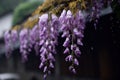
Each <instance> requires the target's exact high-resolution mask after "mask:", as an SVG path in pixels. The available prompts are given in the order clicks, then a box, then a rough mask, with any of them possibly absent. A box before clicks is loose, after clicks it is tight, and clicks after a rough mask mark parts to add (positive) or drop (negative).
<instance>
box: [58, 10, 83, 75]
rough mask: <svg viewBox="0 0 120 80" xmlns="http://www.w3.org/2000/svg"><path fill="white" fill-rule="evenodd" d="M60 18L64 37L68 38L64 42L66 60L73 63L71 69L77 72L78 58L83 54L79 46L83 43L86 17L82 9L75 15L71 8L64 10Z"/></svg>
mask: <svg viewBox="0 0 120 80" xmlns="http://www.w3.org/2000/svg"><path fill="white" fill-rule="evenodd" d="M59 20H60V23H61V28H60V29H61V31H62V38H66V39H65V41H64V43H63V46H64V47H65V50H64V54H66V55H67V57H66V58H65V61H67V62H70V63H71V65H70V66H69V70H70V71H72V72H73V73H76V70H75V66H78V65H79V62H78V59H77V58H78V57H79V56H80V55H81V51H80V48H79V46H82V45H83V43H82V38H83V37H84V35H83V32H84V28H85V18H84V16H83V14H82V12H81V11H78V12H77V13H76V15H75V16H74V15H73V14H72V12H71V11H70V10H68V11H66V10H63V12H62V13H61V16H60V17H59Z"/></svg>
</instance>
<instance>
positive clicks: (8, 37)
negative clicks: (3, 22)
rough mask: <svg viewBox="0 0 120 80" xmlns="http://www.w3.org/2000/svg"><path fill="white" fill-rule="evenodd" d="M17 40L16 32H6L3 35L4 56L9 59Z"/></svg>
mask: <svg viewBox="0 0 120 80" xmlns="http://www.w3.org/2000/svg"><path fill="white" fill-rule="evenodd" d="M17 40H18V33H17V31H16V30H9V31H6V32H5V34H4V41H5V48H6V56H7V57H9V56H10V55H11V53H12V51H13V49H14V47H15V46H14V45H15V43H16V42H17Z"/></svg>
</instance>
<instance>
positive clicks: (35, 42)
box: [30, 25, 40, 55]
mask: <svg viewBox="0 0 120 80" xmlns="http://www.w3.org/2000/svg"><path fill="white" fill-rule="evenodd" d="M39 30H40V27H39V26H38V25H35V26H34V27H33V28H32V30H31V31H30V43H31V45H32V47H34V50H35V52H36V55H38V54H39V41H40V39H39V34H40V31H39Z"/></svg>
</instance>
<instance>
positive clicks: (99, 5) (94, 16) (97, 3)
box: [89, 0, 113, 28]
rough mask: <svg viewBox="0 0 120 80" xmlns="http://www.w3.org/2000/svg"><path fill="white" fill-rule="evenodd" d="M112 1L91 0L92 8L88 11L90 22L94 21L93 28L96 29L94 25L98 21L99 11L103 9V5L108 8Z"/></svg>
mask: <svg viewBox="0 0 120 80" xmlns="http://www.w3.org/2000/svg"><path fill="white" fill-rule="evenodd" d="M112 1H113V0H106V1H104V0H92V8H91V10H90V12H91V13H90V14H89V17H90V21H91V20H93V21H94V27H95V28H96V25H97V23H98V19H99V18H100V14H101V11H102V9H103V7H104V5H105V4H107V5H108V6H110V4H111V3H112Z"/></svg>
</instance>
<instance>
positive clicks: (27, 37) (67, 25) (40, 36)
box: [4, 0, 119, 78]
mask: <svg viewBox="0 0 120 80" xmlns="http://www.w3.org/2000/svg"><path fill="white" fill-rule="evenodd" d="M50 1H52V0H50ZM90 1H91V2H90ZM90 1H89V0H86V1H84V0H71V1H70V0H66V1H64V0H58V3H59V4H58V3H57V2H56V1H54V0H53V1H52V3H53V2H54V3H53V5H50V6H52V8H50V9H49V11H46V12H44V11H45V10H44V9H45V8H43V9H41V7H40V9H41V10H40V12H41V15H39V19H38V21H36V19H35V20H34V19H33V20H34V21H36V23H34V25H33V24H30V26H32V27H33V28H31V27H29V28H28V27H27V28H26V27H24V28H23V29H22V30H20V32H17V30H10V31H6V32H5V34H4V39H5V44H6V55H7V56H10V53H12V51H13V48H14V46H13V44H15V42H16V41H17V40H18V42H19V43H20V52H21V55H22V60H23V61H26V60H27V55H28V54H29V52H31V50H32V49H33V48H34V50H35V52H36V53H35V54H36V55H39V56H40V65H39V68H40V69H41V70H42V69H43V72H44V78H46V77H47V75H48V74H50V73H51V70H52V69H53V68H54V63H55V54H57V53H56V46H57V44H58V36H59V35H60V34H59V33H60V32H61V33H62V35H61V38H64V39H65V41H64V42H63V47H64V52H63V54H64V55H66V58H65V61H66V62H69V63H70V64H71V65H70V66H69V70H70V71H71V72H72V73H74V74H75V73H76V69H75V68H76V67H77V66H78V65H79V61H78V58H79V57H80V55H81V50H80V47H81V46H83V43H82V39H83V37H84V29H85V23H86V19H89V21H91V20H93V21H94V26H96V24H97V22H98V19H99V17H100V12H101V10H102V9H103V8H104V6H105V5H107V6H110V4H111V2H112V0H90ZM118 1H119V0H118ZM48 2H49V1H48ZM62 2H63V5H62ZM65 2H67V3H65ZM68 3H69V4H68ZM88 3H90V4H91V5H90V4H88ZM46 4H48V3H47V2H45V3H44V4H43V5H42V6H44V7H45V5H46ZM64 4H66V5H64ZM61 5H62V6H61ZM86 5H88V6H86ZM55 6H61V7H63V8H62V9H60V11H61V12H60V13H59V11H57V10H53V7H55ZM67 6H69V7H67ZM71 6H72V7H71ZM46 7H47V5H46ZM61 7H60V8H61ZM74 8H75V9H74ZM38 9H39V8H38ZM50 10H51V11H50ZM58 10H59V9H58ZM84 11H88V13H89V14H88V15H87V16H85V15H84V14H83V12H84ZM37 13H38V12H36V11H35V12H34V14H37ZM28 22H29V19H28V21H27V22H26V23H28ZM31 23H32V22H31ZM28 24H29V23H28ZM24 26H25V24H24Z"/></svg>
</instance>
